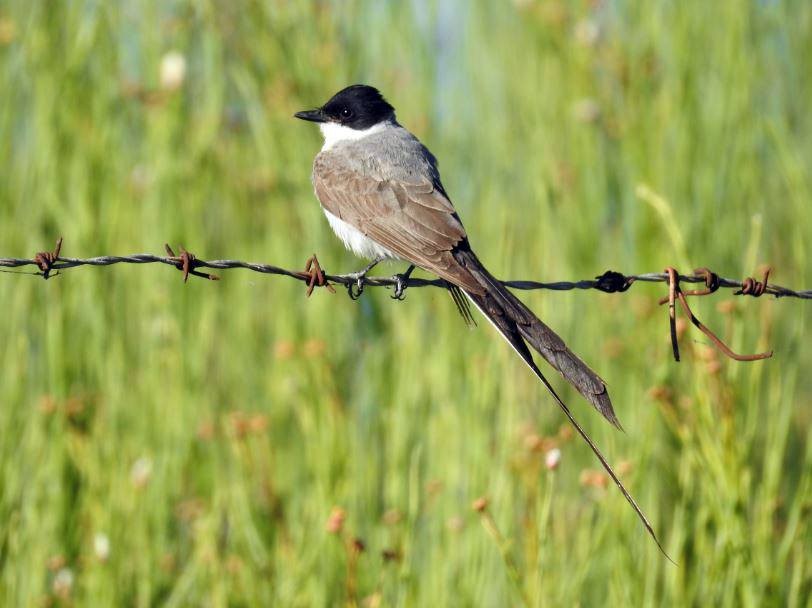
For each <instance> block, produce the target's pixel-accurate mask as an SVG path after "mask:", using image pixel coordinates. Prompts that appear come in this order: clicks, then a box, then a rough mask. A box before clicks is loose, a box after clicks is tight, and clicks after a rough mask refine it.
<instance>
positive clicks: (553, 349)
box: [454, 250, 623, 429]
mask: <svg viewBox="0 0 812 608" xmlns="http://www.w3.org/2000/svg"><path fill="white" fill-rule="evenodd" d="M454 257H455V258H456V259H457V261H458V262H460V263H461V264H462V265H463V266H465V268H466V269H467V270H468V271H469V272H470V273H471V274H472V275H473V276H474V277H475V278H476V280H477V282H478V283H480V284H481V285H482V287H483V288H484V289H485V290H486V291H487V294H486V295H487V297H484V298H482V300H481V302H476V300H475V303H476V304H477V306H479V307H480V310H482V312H483V314H485V315H486V316H489V317H490V316H491V315H493V314H496V312H497V311H500V314H504V315H506V316H507V317H508V318H509V319H510V320H511V321H513V322H514V325H515V327H516V329H517V330H518V332H519V333H520V334H521V337H522V338H524V339H525V340H527V342H528V344H530V346H532V347H533V349H535V350H536V351H537V352H538V353H539V354H540V355H541V356H542V357H544V359H545V360H546V361H547V363H549V364H550V365H552V366H553V368H555V369H556V370H557V371H558V372H559V373H560V374H561V375H562V376H564V379H565V380H566V381H567V382H569V383H570V384H572V386H574V387H575V388H576V389H577V390H578V392H579V393H581V394H582V395H583V396H584V398H586V400H587V401H589V403H591V404H592V406H593V407H594V408H595V409H596V410H598V411H599V412H600V413H601V414H602V415H603V416H604V418H606V419H607V420H608V421H609V422H611V423H612V424H613V425H615V426H616V427H617V428H619V429H622V428H623V427H621V426H620V421H618V419H617V416H616V415H615V410H614V409H613V408H612V400H611V399H610V398H609V391H608V390H607V389H606V384H605V383H604V381H603V380H602V379H601V377H600V376H598V374H596V373H595V372H594V371H592V370H591V369H590V368H589V366H588V365H587V364H586V363H584V362H583V361H581V359H580V358H579V357H578V356H577V355H576V354H575V353H573V352H572V351H571V350H570V349H569V348H567V345H566V344H564V341H563V340H562V339H561V338H560V337H559V336H558V334H556V333H555V332H554V331H553V330H552V329H550V328H549V327H547V325H545V324H544V322H543V321H541V319H539V318H538V317H536V315H535V314H533V312H532V311H531V310H530V309H529V308H527V306H525V305H524V304H523V303H522V301H521V300H519V298H517V297H516V296H514V295H513V294H512V293H511V292H510V291H509V290H508V289H507V288H506V287H505V286H504V285H502V283H500V282H499V281H498V280H496V279H495V278H494V277H493V276H492V275H491V274H490V273H489V272H488V271H487V270H485V268H484V267H483V266H482V263H481V262H480V261H479V260H478V259H477V257H476V255H474V253H473V252H472V251H470V250H467V251H462V250H460V251H457V252H455V254H454ZM469 295H470V294H469ZM491 309H493V310H491Z"/></svg>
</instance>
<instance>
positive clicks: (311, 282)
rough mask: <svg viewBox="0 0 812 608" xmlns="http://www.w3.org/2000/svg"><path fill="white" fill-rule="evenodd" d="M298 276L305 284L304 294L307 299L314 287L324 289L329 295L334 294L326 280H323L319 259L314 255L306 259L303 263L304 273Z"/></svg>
mask: <svg viewBox="0 0 812 608" xmlns="http://www.w3.org/2000/svg"><path fill="white" fill-rule="evenodd" d="M300 274H301V277H302V279H304V280H305V281H306V282H307V291H306V292H305V295H306V296H307V297H308V298H309V297H310V294H312V293H313V289H315V288H316V287H326V288H327V291H329V292H330V293H335V292H336V290H335V289H334V288H333V286H332V285H330V283H328V282H327V279H325V278H324V271H323V270H322V269H321V265H320V264H319V258H318V257H316V254H315V253H314V254H313V255H312V256H310V257H309V258H308V259H307V262H305V269H304V272H302V273H300Z"/></svg>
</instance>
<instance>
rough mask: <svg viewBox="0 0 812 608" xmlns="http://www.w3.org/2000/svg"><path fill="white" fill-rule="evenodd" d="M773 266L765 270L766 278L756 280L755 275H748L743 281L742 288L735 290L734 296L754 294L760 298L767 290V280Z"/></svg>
mask: <svg viewBox="0 0 812 608" xmlns="http://www.w3.org/2000/svg"><path fill="white" fill-rule="evenodd" d="M771 270H772V269H771V268H769V267H767V268H766V269H765V270H764V279H763V280H761V281H756V280H755V279H754V278H753V277H747V278H746V279H744V280H743V281H742V288H741V289H739V290H738V291H734V292H733V295H734V296H753V297H754V298H758V297H760V296H761V295H763V294H764V292H765V291H766V290H767V281H768V279H769V278H770V272H771Z"/></svg>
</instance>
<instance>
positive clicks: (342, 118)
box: [294, 84, 395, 131]
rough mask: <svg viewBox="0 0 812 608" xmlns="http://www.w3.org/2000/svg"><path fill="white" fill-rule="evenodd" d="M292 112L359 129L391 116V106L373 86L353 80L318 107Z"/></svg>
mask: <svg viewBox="0 0 812 608" xmlns="http://www.w3.org/2000/svg"><path fill="white" fill-rule="evenodd" d="M294 116H296V118H301V119H302V120H309V121H312V122H335V123H338V124H340V125H342V126H344V127H350V128H351V129H356V130H359V131H360V130H363V129H368V128H369V127H371V126H373V125H376V124H378V123H379V122H381V121H383V120H389V119H393V118H394V117H395V108H393V107H392V106H390V105H389V103H388V102H387V101H386V100H385V99H384V98H383V95H381V93H380V91H378V89H376V88H375V87H370V86H367V85H365V84H354V85H352V86H351V87H347V88H346V89H342V90H341V91H339V92H338V93H336V94H335V95H333V97H332V98H331V99H330V101H328V102H327V103H326V104H324V105H323V106H321V107H320V108H317V109H315V110H306V111H304V112H296V114H294Z"/></svg>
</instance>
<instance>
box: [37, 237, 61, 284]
mask: <svg viewBox="0 0 812 608" xmlns="http://www.w3.org/2000/svg"><path fill="white" fill-rule="evenodd" d="M61 250H62V237H61V236H60V237H59V238H58V239H57V240H56V247H54V250H53V251H40V252H39V253H38V254H37V255H35V256H34V264H36V265H37V267H38V268H39V269H40V270H41V271H42V278H43V279H45V280H46V281H47V280H48V279H49V278H50V276H51V269H52V268H53V266H54V262H56V261H57V260H58V259H59V252H60V251H61ZM57 274H59V273H57Z"/></svg>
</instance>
